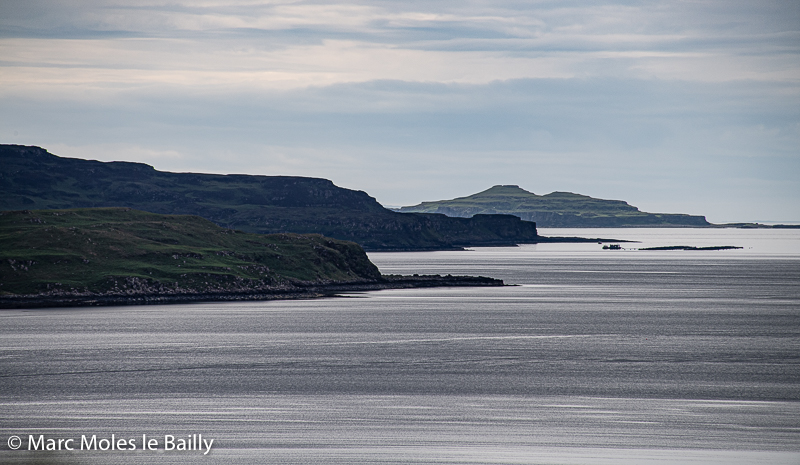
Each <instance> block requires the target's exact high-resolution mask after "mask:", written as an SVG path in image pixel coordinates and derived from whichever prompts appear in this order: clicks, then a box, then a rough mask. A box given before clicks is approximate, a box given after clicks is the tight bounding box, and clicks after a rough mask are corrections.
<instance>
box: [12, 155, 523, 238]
mask: <svg viewBox="0 0 800 465" xmlns="http://www.w3.org/2000/svg"><path fill="white" fill-rule="evenodd" d="M86 207H128V208H134V209H137V210H144V211H148V212H153V213H162V214H188V215H197V216H201V217H203V218H206V219H208V220H210V221H212V222H214V223H216V224H217V225H220V226H223V227H227V228H235V229H239V230H243V231H246V232H251V233H262V234H270V233H281V232H292V233H302V234H308V233H316V234H323V235H325V236H328V237H332V238H336V239H342V240H348V241H353V242H356V243H358V244H360V245H361V246H362V247H364V248H365V249H368V250H437V249H452V248H458V247H464V246H480V245H511V244H517V243H534V242H537V241H538V239H539V237H538V235H537V233H536V225H535V224H534V223H531V222H527V221H521V220H520V219H519V218H517V217H514V216H483V217H475V218H450V217H447V216H445V215H440V214H406V213H397V212H393V211H390V210H387V209H385V208H383V207H382V206H381V205H380V204H379V203H378V202H377V201H376V200H375V199H374V198H372V197H370V196H369V195H367V193H365V192H362V191H355V190H350V189H344V188H341V187H338V186H336V185H334V184H333V183H332V182H331V181H329V180H327V179H319V178H306V177H299V176H252V175H216V174H197V173H170V172H163V171H158V170H156V169H154V168H153V167H152V166H149V165H146V164H142V163H129V162H99V161H92V160H82V159H77V158H63V157H58V156H55V155H53V154H51V153H49V152H47V151H46V150H44V149H42V148H39V147H29V146H20V145H0V210H23V209H28V210H32V209H65V208H86Z"/></svg>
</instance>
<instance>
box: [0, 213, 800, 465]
mask: <svg viewBox="0 0 800 465" xmlns="http://www.w3.org/2000/svg"><path fill="white" fill-rule="evenodd" d="M542 233H543V234H549V235H564V236H584V237H607V238H609V237H610V238H617V239H628V240H637V241H640V242H639V243H626V244H624V245H623V247H624V248H625V249H626V250H620V251H608V250H602V247H601V246H600V245H598V244H591V243H590V244H547V245H541V244H540V245H527V246H521V247H508V248H482V249H475V250H469V251H463V252H427V253H373V254H370V258H371V259H372V260H373V261H374V262H375V263H376V264H377V265H378V266H379V268H380V269H381V271H383V272H384V273H403V274H412V273H420V274H430V273H440V274H448V273H449V274H473V275H485V276H492V277H497V278H502V279H504V280H506V282H507V283H508V284H514V285H515V286H508V287H503V288H485V289H484V288H443V289H423V290H389V291H378V292H367V293H355V294H348V295H345V296H343V297H340V298H330V299H319V300H304V301H283V302H247V303H207V304H194V305H171V306H144V307H107V308H78V309H48V310H24V311H16V310H15V311H0V462H2V463H75V464H78V463H126V464H127V463H209V464H210V463H215V464H216V463H246V464H250V463H253V464H256V463H275V464H370V463H381V464H407V463H408V464H443V463H444V464H456V463H457V464H498V463H515V464H539V463H541V464H545V463H548V464H550V463H555V464H583V463H586V464H617V463H629V464H634V463H656V464H667V463H719V464H723V463H725V464H728V463H741V464H745V463H747V464H750V463H765V464H775V463H785V464H790V463H794V464H797V463H800V231H790V230H785V231H779V230H775V231H772V230H683V229H670V230H651V229H623V230H609V229H602V230H571V231H570V230H554V231H542ZM658 245H690V246H708V245H734V246H742V247H744V248H743V249H739V250H729V251H662V252H647V251H640V250H634V249H636V248H639V247H650V246H658ZM112 434H113V435H114V439H115V440H117V441H118V440H119V439H120V438H121V439H123V440H125V441H126V444H128V445H129V444H130V443H129V442H128V441H129V440H130V439H133V440H134V444H135V446H136V449H135V450H132V451H119V450H115V451H111V450H109V451H102V450H96V451H94V450H92V451H81V450H75V451H64V450H62V451H60V452H57V451H56V452H52V453H48V452H41V451H40V452H28V451H25V450H24V449H27V447H28V435H33V436H34V438H38V437H39V435H42V436H43V437H44V438H45V439H51V438H52V439H55V440H58V439H62V440H66V439H70V438H72V439H74V442H73V443H72V445H73V446H74V447H75V448H78V447H79V445H80V438H81V436H82V435H85V436H87V437H91V436H92V435H96V437H97V439H98V440H101V439H103V438H107V439H111V437H112ZM143 434H146V435H147V437H148V438H151V439H152V438H155V439H156V441H157V443H158V444H157V446H156V450H152V451H150V450H148V451H143V450H141V449H142V435H143ZM193 434H194V435H197V434H202V435H203V438H205V439H207V440H208V439H214V443H213V446H212V448H211V452H210V453H209V454H208V455H203V452H204V450H164V449H165V436H166V435H171V436H174V437H175V440H176V441H177V440H179V439H187V440H189V441H190V443H191V440H192V438H193V436H192V435H193ZM13 435H17V436H20V438H21V439H22V448H21V449H23V450H16V451H15V450H10V448H9V445H8V439H9V438H10V437H11V436H13ZM194 438H197V436H194Z"/></svg>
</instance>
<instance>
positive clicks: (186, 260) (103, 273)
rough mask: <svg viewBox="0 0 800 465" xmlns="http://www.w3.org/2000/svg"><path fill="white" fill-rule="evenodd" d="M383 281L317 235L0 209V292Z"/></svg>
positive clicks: (117, 211)
mask: <svg viewBox="0 0 800 465" xmlns="http://www.w3.org/2000/svg"><path fill="white" fill-rule="evenodd" d="M379 279H381V274H380V272H379V271H378V268H377V267H375V265H373V264H372V263H371V262H370V261H369V259H368V258H367V255H366V253H365V252H364V250H363V249H362V248H361V247H359V246H358V245H357V244H354V243H352V242H346V241H340V240H336V239H331V238H327V237H323V236H320V235H299V234H272V235H261V234H248V233H244V232H241V231H235V230H231V229H225V228H222V227H219V226H217V225H215V224H214V223H212V222H211V221H208V220H205V219H203V218H200V217H197V216H189V215H159V214H153V213H146V212H142V211H137V210H131V209H129V208H93V209H73V210H39V211H6V212H0V295H4V296H8V295H25V294H27V295H31V294H38V295H50V296H59V295H84V294H85V295H89V294H94V295H126V294H131V295H134V294H137V295H138V294H160V295H169V294H197V293H219V292H223V293H236V292H275V291H279V290H281V289H291V288H293V287H296V286H298V285H308V284H310V283H311V284H313V283H316V284H325V283H331V282H337V283H348V282H350V283H352V282H366V281H375V280H379Z"/></svg>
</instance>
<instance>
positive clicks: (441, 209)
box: [399, 185, 712, 228]
mask: <svg viewBox="0 0 800 465" xmlns="http://www.w3.org/2000/svg"><path fill="white" fill-rule="evenodd" d="M399 211H400V212H404V213H442V214H444V215H447V216H452V217H458V218H469V217H472V216H474V215H485V214H505V215H514V216H516V217H518V218H520V219H522V220H525V221H533V222H536V224H537V225H538V226H539V227H540V228H590V227H591V228H610V227H614V228H618V227H655V226H658V227H676V226H683V227H707V226H712V224H711V223H709V222H708V221H706V218H705V217H704V216H695V215H684V214H671V213H647V212H643V211H640V210H639V209H638V208H636V207H634V206H633V205H629V204H628V203H627V202H624V201H622V200H604V199H596V198H593V197H589V196H586V195H580V194H573V193H571V192H552V193H550V194H546V195H536V194H534V193H533V192H528V191H526V190H524V189H521V188H520V187H519V186H515V185H504V186H494V187H492V188H490V189H487V190H485V191H483V192H479V193H477V194H473V195H470V196H467V197H459V198H456V199H452V200H440V201H435V202H422V203H421V204H419V205H414V206H410V207H402V208H400V209H399Z"/></svg>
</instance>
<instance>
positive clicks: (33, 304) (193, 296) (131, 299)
mask: <svg viewBox="0 0 800 465" xmlns="http://www.w3.org/2000/svg"><path fill="white" fill-rule="evenodd" d="M504 285H505V284H504V283H503V280H501V279H494V278H486V277H482V276H450V275H447V276H440V275H416V276H399V275H385V276H383V277H382V278H381V279H379V280H364V281H350V282H295V283H292V284H291V285H281V286H276V287H275V288H273V289H264V288H260V289H254V290H252V291H247V290H237V291H236V292H178V293H163V292H148V291H147V290H142V291H133V290H131V289H128V290H126V291H121V292H106V293H102V294H100V293H91V292H86V291H61V292H58V293H53V292H48V293H41V294H28V295H3V296H0V309H23V308H52V307H89V306H116V305H160V304H178V303H190V302H224V301H244V300H285V299H312V298H319V297H332V296H335V295H337V294H340V293H346V292H363V291H375V290H382V289H412V288H429V287H474V286H504Z"/></svg>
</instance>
